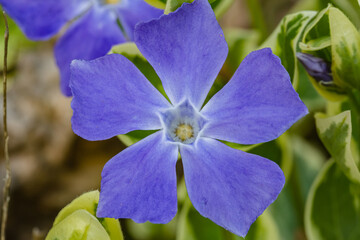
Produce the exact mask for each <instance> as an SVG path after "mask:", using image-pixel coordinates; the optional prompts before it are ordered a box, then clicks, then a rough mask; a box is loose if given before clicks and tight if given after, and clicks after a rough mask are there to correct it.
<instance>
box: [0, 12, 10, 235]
mask: <svg viewBox="0 0 360 240" xmlns="http://www.w3.org/2000/svg"><path fill="white" fill-rule="evenodd" d="M3 16H4V22H5V34H4V69H3V76H4V81H3V122H4V155H5V165H6V176H5V185H4V189H3V196H4V200H3V205H2V218H1V219H2V221H1V240H5V231H6V222H7V217H8V209H9V202H10V185H11V168H10V159H9V147H8V143H9V135H8V131H7V102H6V99H7V95H6V93H7V54H8V43H9V25H8V21H7V17H6V13H5V11H3Z"/></svg>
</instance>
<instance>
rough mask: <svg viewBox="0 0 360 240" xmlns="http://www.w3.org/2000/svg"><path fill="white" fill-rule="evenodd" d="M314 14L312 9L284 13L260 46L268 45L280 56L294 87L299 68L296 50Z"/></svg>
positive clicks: (297, 81) (296, 82)
mask: <svg viewBox="0 0 360 240" xmlns="http://www.w3.org/2000/svg"><path fill="white" fill-rule="evenodd" d="M315 15H316V12H314V11H302V12H298V13H293V14H289V15H286V16H285V17H284V18H283V19H282V20H281V22H280V23H279V25H278V26H277V27H276V29H275V30H274V32H273V33H272V34H271V35H270V37H269V38H268V39H267V40H266V41H265V42H264V43H263V44H262V45H261V46H260V48H264V47H270V48H271V49H272V51H273V53H274V54H275V55H277V56H279V57H280V59H281V63H282V64H283V65H284V67H285V68H286V70H287V71H288V72H289V74H290V78H291V81H292V83H293V86H294V88H295V89H297V86H298V84H299V69H298V61H297V59H296V52H298V50H299V46H298V43H299V41H300V39H301V36H302V33H303V31H304V29H305V27H306V26H307V24H308V23H309V21H310V20H311V19H313V18H314V17H315Z"/></svg>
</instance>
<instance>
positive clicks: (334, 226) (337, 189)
mask: <svg viewBox="0 0 360 240" xmlns="http://www.w3.org/2000/svg"><path fill="white" fill-rule="evenodd" d="M305 230H306V234H307V237H308V239H309V240H357V239H360V187H359V185H357V184H354V183H352V182H351V181H349V179H348V178H347V177H346V176H345V175H344V173H343V171H341V169H340V168H339V167H338V164H336V163H335V161H334V160H330V161H328V162H327V164H326V165H325V166H324V167H323V168H322V170H321V172H320V173H319V175H318V176H317V178H316V180H315V181H314V183H313V185H312V187H311V190H310V194H309V197H308V199H307V203H306V209H305Z"/></svg>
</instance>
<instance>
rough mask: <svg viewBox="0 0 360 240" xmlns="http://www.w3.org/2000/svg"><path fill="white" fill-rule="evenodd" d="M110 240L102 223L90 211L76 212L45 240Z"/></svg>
mask: <svg viewBox="0 0 360 240" xmlns="http://www.w3.org/2000/svg"><path fill="white" fill-rule="evenodd" d="M99 239H101V240H110V237H109V234H108V233H107V232H106V230H105V229H104V228H103V226H102V225H101V223H100V222H99V221H98V220H97V219H96V218H95V217H94V216H93V215H91V214H90V213H89V212H88V211H86V210H82V209H80V210H76V211H75V212H73V213H71V214H70V215H69V216H67V217H66V218H65V219H63V220H62V221H61V222H59V223H58V224H57V225H54V226H53V228H52V229H51V230H50V232H49V233H48V235H47V236H46V239H45V240H99Z"/></svg>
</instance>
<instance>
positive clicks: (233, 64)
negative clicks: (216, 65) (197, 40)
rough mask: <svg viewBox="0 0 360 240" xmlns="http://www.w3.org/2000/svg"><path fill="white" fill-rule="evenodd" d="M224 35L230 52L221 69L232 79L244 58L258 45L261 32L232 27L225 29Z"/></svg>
mask: <svg viewBox="0 0 360 240" xmlns="http://www.w3.org/2000/svg"><path fill="white" fill-rule="evenodd" d="M224 35H225V39H226V42H227V44H228V46H229V54H228V56H227V58H226V61H225V64H224V66H223V69H222V70H221V71H223V72H225V73H226V75H227V76H228V78H229V79H230V78H231V76H232V75H233V74H234V72H235V71H236V69H237V68H238V67H239V65H240V63H241V62H242V60H243V59H244V58H245V57H246V56H247V55H248V54H249V53H250V52H252V51H254V50H256V48H257V47H258V45H257V43H258V42H259V34H258V32H257V31H254V30H246V29H237V28H231V29H225V30H224Z"/></svg>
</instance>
